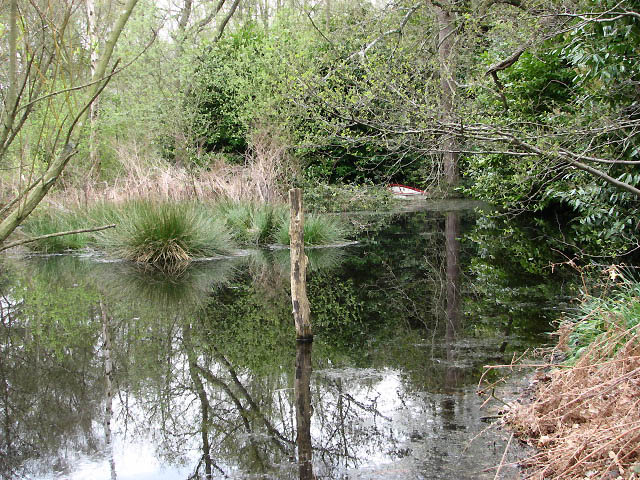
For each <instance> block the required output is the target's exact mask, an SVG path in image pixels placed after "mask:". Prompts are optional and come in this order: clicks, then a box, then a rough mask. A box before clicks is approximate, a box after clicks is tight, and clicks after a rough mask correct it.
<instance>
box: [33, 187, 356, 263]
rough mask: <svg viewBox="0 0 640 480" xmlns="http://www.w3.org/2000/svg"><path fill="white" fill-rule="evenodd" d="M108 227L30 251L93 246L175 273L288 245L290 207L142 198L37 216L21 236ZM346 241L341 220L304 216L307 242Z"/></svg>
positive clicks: (43, 242) (45, 241)
mask: <svg viewBox="0 0 640 480" xmlns="http://www.w3.org/2000/svg"><path fill="white" fill-rule="evenodd" d="M110 224H116V228H110V229H108V230H102V231H100V232H94V233H83V234H79V235H68V236H61V237H53V238H47V239H42V240H39V241H37V242H34V243H32V244H29V245H30V246H31V248H32V249H34V250H37V251H42V252H61V251H66V250H73V249H80V248H84V247H93V248H96V249H98V250H104V251H106V252H108V253H110V254H112V255H113V256H115V257H119V258H123V259H127V260H131V261H134V262H138V263H142V264H150V265H154V266H156V267H159V268H162V269H164V270H177V269H178V267H179V266H182V265H184V264H186V263H188V262H190V261H192V260H193V259H195V258H198V257H210V256H213V255H216V254H225V253H229V252H230V251H232V250H234V249H236V248H238V247H240V246H264V245H268V244H273V243H280V244H289V210H288V208H287V206H286V205H283V204H275V205H272V204H260V203H257V202H248V201H247V202H232V201H228V200H227V201H219V202H217V203H214V204H201V203H193V202H172V201H160V200H150V199H142V200H131V201H125V202H120V203H113V202H101V203H96V204H95V205H93V206H91V207H90V208H88V209H86V208H85V209H82V208H77V209H75V210H57V209H53V208H49V209H47V210H42V211H41V212H38V213H37V214H34V215H32V216H31V217H30V218H29V220H28V221H27V222H26V224H25V228H24V233H26V234H27V235H28V236H31V237H36V236H40V235H46V234H50V233H55V232H60V231H68V230H74V229H80V228H87V227H92V226H95V227H98V226H103V225H110ZM345 235H346V230H345V227H344V226H343V224H342V222H341V221H340V219H338V218H337V217H333V216H328V215H307V218H306V221H305V228H304V238H305V242H306V243H307V244H309V245H326V244H332V243H337V242H340V241H342V240H344V237H345Z"/></svg>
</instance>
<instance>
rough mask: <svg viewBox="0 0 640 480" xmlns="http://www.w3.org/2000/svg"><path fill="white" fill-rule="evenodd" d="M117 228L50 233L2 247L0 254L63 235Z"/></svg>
mask: <svg viewBox="0 0 640 480" xmlns="http://www.w3.org/2000/svg"><path fill="white" fill-rule="evenodd" d="M115 226H116V224H115V223H112V224H111V225H104V226H102V227H94V228H81V229H80V230H68V231H66V232H57V233H49V234H47V235H41V236H39V237H33V238H28V239H26V240H20V241H18V242H12V243H9V244H7V245H4V246H0V252H2V251H3V250H7V249H9V248H13V247H17V246H18V245H24V244H25V243H32V242H37V241H38V240H44V239H46V238H53V237H61V236H63V235H73V234H75V233H86V232H99V231H100V230H106V229H107V228H114V227H115Z"/></svg>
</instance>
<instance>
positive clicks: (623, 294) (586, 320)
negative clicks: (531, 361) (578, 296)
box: [567, 279, 640, 363]
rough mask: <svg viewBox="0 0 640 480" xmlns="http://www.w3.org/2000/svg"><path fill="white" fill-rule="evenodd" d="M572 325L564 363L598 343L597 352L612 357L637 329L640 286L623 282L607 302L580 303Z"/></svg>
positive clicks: (599, 300)
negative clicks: (567, 353)
mask: <svg viewBox="0 0 640 480" xmlns="http://www.w3.org/2000/svg"><path fill="white" fill-rule="evenodd" d="M569 321H571V322H572V325H571V333H570V334H569V339H568V346H569V355H568V359H567V361H568V362H569V363H573V362H575V361H576V360H577V359H578V358H580V357H581V356H582V355H583V354H584V353H585V352H587V351H588V350H589V348H590V347H592V346H593V345H594V344H595V343H596V342H598V345H599V346H598V351H599V352H600V353H602V352H603V351H607V352H608V355H605V356H610V355H613V354H614V353H615V352H616V351H617V350H618V348H619V347H620V346H622V345H624V344H625V343H626V342H628V341H629V340H630V339H631V338H632V337H633V336H635V337H636V338H640V337H638V326H639V325H640V283H638V282H636V281H633V280H629V279H623V281H622V283H621V284H620V285H619V286H618V287H617V290H616V291H615V292H614V293H612V294H611V295H609V296H608V297H606V298H595V297H590V298H588V299H587V300H586V301H585V302H583V303H582V305H581V306H580V308H579V309H578V312H576V314H575V315H573V316H572V317H571V318H570V319H569Z"/></svg>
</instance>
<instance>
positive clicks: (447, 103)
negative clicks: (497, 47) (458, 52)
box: [435, 4, 458, 187]
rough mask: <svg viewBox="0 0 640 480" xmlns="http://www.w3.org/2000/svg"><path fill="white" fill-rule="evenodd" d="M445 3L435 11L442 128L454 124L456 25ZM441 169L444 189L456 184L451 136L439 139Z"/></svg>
mask: <svg viewBox="0 0 640 480" xmlns="http://www.w3.org/2000/svg"><path fill="white" fill-rule="evenodd" d="M446 7H448V5H447V4H442V5H439V6H437V7H435V8H436V17H437V20H438V28H439V34H438V62H439V64H440V118H441V121H442V122H443V123H444V124H445V125H451V124H453V123H454V122H455V117H456V115H455V110H454V109H455V100H456V84H455V68H456V61H455V60H456V58H455V51H454V46H455V40H456V25H455V17H454V14H453V13H452V12H451V11H450V9H449V8H446ZM442 150H443V154H442V167H443V170H444V178H445V182H446V184H447V186H449V187H455V186H456V185H457V183H458V153H457V151H458V141H457V139H456V136H455V134H447V135H445V136H444V138H443V139H442Z"/></svg>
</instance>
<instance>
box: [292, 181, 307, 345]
mask: <svg viewBox="0 0 640 480" xmlns="http://www.w3.org/2000/svg"><path fill="white" fill-rule="evenodd" d="M289 207H290V211H291V223H290V225H289V239H290V245H291V303H292V304H293V319H294V320H295V322H296V338H297V339H298V340H312V339H313V333H311V319H310V316H311V312H310V309H309V299H308V298H307V257H306V255H305V254H304V211H303V210H302V190H300V189H299V188H292V189H291V190H289Z"/></svg>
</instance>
